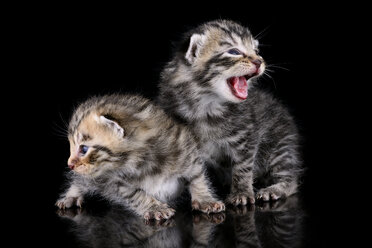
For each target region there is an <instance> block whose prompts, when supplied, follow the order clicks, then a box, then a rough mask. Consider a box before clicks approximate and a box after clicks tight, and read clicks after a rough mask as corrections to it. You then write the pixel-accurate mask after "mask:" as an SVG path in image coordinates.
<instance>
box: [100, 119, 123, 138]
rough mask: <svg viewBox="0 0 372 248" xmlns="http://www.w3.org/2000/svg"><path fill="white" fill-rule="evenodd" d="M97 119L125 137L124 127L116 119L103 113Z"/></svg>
mask: <svg viewBox="0 0 372 248" xmlns="http://www.w3.org/2000/svg"><path fill="white" fill-rule="evenodd" d="M97 121H98V122H99V123H101V124H103V125H106V126H108V127H109V128H111V129H112V130H113V131H114V132H115V133H116V134H117V135H118V136H119V137H121V138H123V137H124V128H122V127H121V126H120V125H119V124H118V123H117V122H116V121H113V120H110V119H108V118H107V117H105V116H103V115H100V116H97Z"/></svg>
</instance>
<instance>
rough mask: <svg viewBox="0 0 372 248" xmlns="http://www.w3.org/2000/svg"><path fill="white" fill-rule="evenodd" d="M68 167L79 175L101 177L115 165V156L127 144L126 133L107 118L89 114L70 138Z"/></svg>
mask: <svg viewBox="0 0 372 248" xmlns="http://www.w3.org/2000/svg"><path fill="white" fill-rule="evenodd" d="M69 142H70V158H69V159H68V166H69V167H70V169H72V170H74V171H75V172H77V173H80V174H84V175H91V176H94V175H98V174H99V173H100V172H102V171H103V170H105V169H107V168H110V167H112V166H114V165H115V162H117V160H118V158H116V157H115V153H116V152H118V151H117V148H119V147H121V146H122V144H123V142H124V129H123V128H122V127H120V126H119V125H118V124H117V123H116V122H115V121H112V120H110V119H107V118H106V117H104V116H101V115H97V114H94V113H92V114H90V115H88V116H87V117H85V118H84V119H82V121H81V122H80V124H79V126H78V128H77V129H76V130H75V132H74V133H73V134H70V135H69Z"/></svg>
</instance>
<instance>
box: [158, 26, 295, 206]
mask: <svg viewBox="0 0 372 248" xmlns="http://www.w3.org/2000/svg"><path fill="white" fill-rule="evenodd" d="M264 70H265V62H264V60H263V58H262V57H261V56H260V55H259V54H258V41H257V40H256V39H254V38H253V36H252V35H251V33H250V31H249V30H248V29H247V28H245V27H243V26H241V25H239V24H237V23H235V22H232V21H226V20H219V21H212V22H208V23H205V24H202V25H200V26H199V27H197V28H195V29H193V30H191V31H190V32H188V33H187V34H185V37H184V40H183V41H182V42H181V43H180V46H179V47H178V48H177V50H176V53H175V56H174V57H173V59H172V60H171V61H170V62H169V63H168V64H167V66H166V67H165V69H164V71H163V72H162V78H161V83H160V96H159V97H158V102H159V104H160V105H161V106H162V107H163V108H164V109H165V111H166V112H167V113H168V114H169V115H171V116H173V117H174V118H175V119H176V120H178V121H179V122H182V123H186V124H188V125H189V126H190V127H192V129H193V131H194V133H195V134H196V136H197V137H199V139H200V146H201V152H202V155H203V156H204V160H205V162H206V163H207V164H214V165H219V164H220V163H223V162H224V160H225V159H226V158H227V160H228V161H231V164H232V186H231V192H230V195H229V196H228V198H227V202H228V203H231V204H234V205H239V204H243V205H245V204H247V202H250V203H254V202H255V197H256V198H257V199H262V200H264V201H268V200H270V199H271V200H277V199H278V198H280V197H286V196H289V195H291V194H293V193H295V192H296V191H297V187H298V178H299V175H300V174H301V171H302V170H301V166H300V158H299V152H298V145H299V141H298V140H299V137H298V134H297V128H296V126H295V124H294V122H293V120H292V117H291V116H290V114H289V113H288V112H287V110H286V109H285V108H284V107H283V106H282V105H281V104H280V103H279V102H278V101H277V100H275V99H274V98H273V97H272V96H271V95H269V94H267V93H265V92H263V91H262V90H260V89H257V88H256V87H254V83H255V80H256V78H257V77H259V76H260V75H262V74H263V72H264ZM254 182H257V183H258V184H257V185H260V188H258V189H257V193H256V195H255V192H254V190H255V189H254V187H253V183H254Z"/></svg>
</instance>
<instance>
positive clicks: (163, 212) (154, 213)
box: [143, 205, 176, 220]
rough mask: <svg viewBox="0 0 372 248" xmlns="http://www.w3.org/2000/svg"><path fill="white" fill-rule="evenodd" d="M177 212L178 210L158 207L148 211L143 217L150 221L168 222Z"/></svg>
mask: <svg viewBox="0 0 372 248" xmlns="http://www.w3.org/2000/svg"><path fill="white" fill-rule="evenodd" d="M175 212H176V210H174V209H173V208H170V207H168V206H166V205H165V206H157V207H154V208H151V209H149V210H148V211H146V212H145V213H144V215H143V218H145V220H150V219H156V220H166V219H169V218H170V217H172V216H173V215H174V213H175Z"/></svg>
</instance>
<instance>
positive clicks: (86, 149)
mask: <svg viewBox="0 0 372 248" xmlns="http://www.w3.org/2000/svg"><path fill="white" fill-rule="evenodd" d="M88 150H89V146H85V145H81V146H80V148H79V153H80V154H81V155H85V154H86V153H87V151H88Z"/></svg>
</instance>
